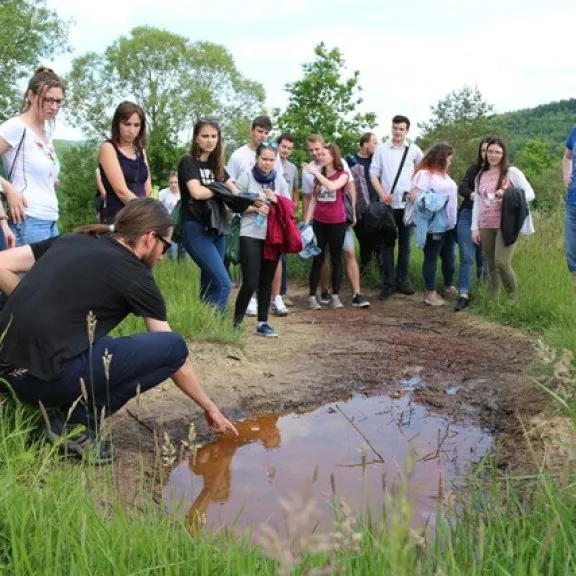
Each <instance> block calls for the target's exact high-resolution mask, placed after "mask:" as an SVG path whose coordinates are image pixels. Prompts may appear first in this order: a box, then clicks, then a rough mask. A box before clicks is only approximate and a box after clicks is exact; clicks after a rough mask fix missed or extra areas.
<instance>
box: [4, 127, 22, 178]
mask: <svg viewBox="0 0 576 576" xmlns="http://www.w3.org/2000/svg"><path fill="white" fill-rule="evenodd" d="M25 136H26V128H24V132H22V138H20V142H18V147H17V148H16V154H15V155H14V160H13V161H12V166H10V170H9V171H8V178H7V180H8V181H9V182H12V176H13V174H14V169H15V168H16V161H17V160H18V155H19V154H20V150H22V145H23V144H24V137H25Z"/></svg>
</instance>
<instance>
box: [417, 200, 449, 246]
mask: <svg viewBox="0 0 576 576" xmlns="http://www.w3.org/2000/svg"><path fill="white" fill-rule="evenodd" d="M447 202H448V196H446V195H445V194H437V193H436V192H434V190H425V191H424V192H422V193H421V194H420V196H418V198H417V199H416V204H415V207H414V223H415V224H416V246H418V248H424V245H425V244H426V236H427V234H443V233H444V232H446V231H447V229H448V216H447V214H446V203H447Z"/></svg>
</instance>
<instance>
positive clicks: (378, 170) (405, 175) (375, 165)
mask: <svg viewBox="0 0 576 576" xmlns="http://www.w3.org/2000/svg"><path fill="white" fill-rule="evenodd" d="M408 144H410V148H409V149H408V154H407V155H406V161H405V162H404V166H403V167H402V172H401V173H400V177H399V178H398V182H397V184H396V188H395V189H394V196H393V198H392V208H404V207H405V206H406V202H404V201H403V197H404V192H410V190H411V189H412V178H413V176H414V170H415V168H416V165H417V164H418V163H419V162H420V161H421V160H422V158H423V157H424V154H422V150H420V148H419V147H418V146H416V144H414V143H413V142H410V143H408V142H407V143H406V144H405V145H404V146H400V147H398V146H394V144H393V143H392V140H391V139H390V140H387V141H386V142H384V143H383V144H380V145H378V147H377V148H376V150H375V151H374V155H373V156H372V164H371V165H370V176H378V178H379V179H380V182H381V183H382V188H384V192H386V193H387V194H390V191H391V190H392V184H394V178H396V173H397V172H398V168H399V167H400V162H401V161H402V156H403V155H404V149H405V148H406V146H408Z"/></svg>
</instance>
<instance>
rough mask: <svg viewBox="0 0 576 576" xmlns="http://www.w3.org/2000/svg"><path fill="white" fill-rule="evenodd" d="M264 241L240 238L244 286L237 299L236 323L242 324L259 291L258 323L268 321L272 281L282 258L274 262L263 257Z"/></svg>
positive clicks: (245, 237)
mask: <svg viewBox="0 0 576 576" xmlns="http://www.w3.org/2000/svg"><path fill="white" fill-rule="evenodd" d="M263 251H264V240H259V239H258V238H250V237H249V236H240V269H241V270H242V286H240V290H239V291H238V296H237V297H236V308H235V310H234V323H235V324H240V322H242V320H243V318H244V314H245V313H246V308H248V304H249V302H250V298H252V296H253V295H254V292H256V290H258V322H266V321H267V320H268V311H269V309H270V301H271V300H272V281H273V280H274V275H275V274H276V268H277V267H278V260H279V259H280V256H279V255H278V257H277V258H275V259H274V260H265V259H264V258H263V257H262V253H263Z"/></svg>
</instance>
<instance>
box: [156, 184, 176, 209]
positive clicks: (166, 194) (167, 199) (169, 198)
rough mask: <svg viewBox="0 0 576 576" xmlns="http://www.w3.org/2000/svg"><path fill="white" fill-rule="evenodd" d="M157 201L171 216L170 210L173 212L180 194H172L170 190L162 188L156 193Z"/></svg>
mask: <svg viewBox="0 0 576 576" xmlns="http://www.w3.org/2000/svg"><path fill="white" fill-rule="evenodd" d="M158 200H160V202H162V204H164V207H165V208H166V210H168V213H169V214H172V210H174V207H175V206H176V204H177V203H178V200H180V194H179V193H178V194H172V191H171V190H170V188H162V190H160V192H158Z"/></svg>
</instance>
